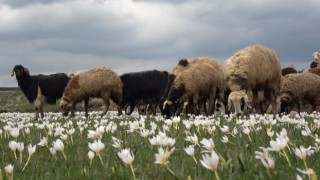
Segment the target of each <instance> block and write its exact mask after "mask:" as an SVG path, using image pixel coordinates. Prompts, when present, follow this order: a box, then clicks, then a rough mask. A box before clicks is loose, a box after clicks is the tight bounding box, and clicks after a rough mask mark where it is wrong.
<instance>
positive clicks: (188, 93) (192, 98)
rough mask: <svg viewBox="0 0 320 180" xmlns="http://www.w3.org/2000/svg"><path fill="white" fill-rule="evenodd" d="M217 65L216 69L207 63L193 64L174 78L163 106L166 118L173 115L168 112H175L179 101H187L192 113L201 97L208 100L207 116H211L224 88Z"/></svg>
mask: <svg viewBox="0 0 320 180" xmlns="http://www.w3.org/2000/svg"><path fill="white" fill-rule="evenodd" d="M217 64H218V66H217V67H214V66H212V65H211V64H208V63H198V64H194V65H192V66H190V67H189V68H187V69H186V70H184V71H182V72H180V73H179V74H178V75H177V76H176V77H175V79H174V81H173V83H172V86H171V87H170V89H169V93H168V97H167V98H166V100H165V102H164V105H163V106H164V109H165V111H166V115H167V117H170V116H171V115H173V114H172V112H170V111H172V110H176V108H177V103H178V102H180V103H181V101H180V100H182V102H184V101H187V102H188V107H189V110H190V112H192V113H194V112H195V110H194V108H193V107H194V105H195V104H197V103H198V102H199V101H201V99H202V98H203V97H206V98H207V97H208V98H209V110H208V115H211V114H212V112H213V110H214V108H215V107H214V106H215V100H216V96H219V97H222V96H223V95H222V94H223V92H224V88H225V86H224V85H225V84H224V82H225V79H224V75H223V72H222V67H221V65H220V64H219V63H217ZM196 113H198V112H196Z"/></svg>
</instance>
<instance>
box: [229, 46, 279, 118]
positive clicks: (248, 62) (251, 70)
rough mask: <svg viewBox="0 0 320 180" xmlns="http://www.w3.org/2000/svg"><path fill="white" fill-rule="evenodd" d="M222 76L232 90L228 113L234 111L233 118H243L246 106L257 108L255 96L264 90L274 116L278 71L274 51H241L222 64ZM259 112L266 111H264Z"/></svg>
mask: <svg viewBox="0 0 320 180" xmlns="http://www.w3.org/2000/svg"><path fill="white" fill-rule="evenodd" d="M224 73H225V76H226V81H227V86H228V88H229V89H230V90H231V93H230V95H229V97H228V109H229V111H230V110H232V109H233V110H234V111H235V113H236V115H242V114H243V110H244V109H245V106H246V107H248V108H250V109H252V108H256V105H257V102H256V101H257V100H258V99H259V96H258V93H259V91H263V92H264V96H265V97H266V102H268V101H269V102H271V103H272V108H273V109H272V112H273V114H274V115H275V114H276V104H277V102H276V99H277V95H278V94H279V92H280V81H281V68H280V63H279V61H278V59H277V55H276V53H275V52H274V50H272V49H270V48H267V47H265V46H262V45H254V46H249V47H246V48H244V49H241V50H239V51H237V52H236V53H235V54H234V55H232V56H231V57H230V58H229V59H227V60H226V61H225V64H224ZM265 107H268V105H267V106H265ZM262 112H266V109H264V110H262Z"/></svg>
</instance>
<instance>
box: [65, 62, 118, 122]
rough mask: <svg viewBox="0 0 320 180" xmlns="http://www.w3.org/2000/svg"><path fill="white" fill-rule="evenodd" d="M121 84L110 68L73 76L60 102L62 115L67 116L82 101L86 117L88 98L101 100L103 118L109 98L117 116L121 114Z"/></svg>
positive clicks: (107, 107)
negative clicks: (115, 106)
mask: <svg viewBox="0 0 320 180" xmlns="http://www.w3.org/2000/svg"><path fill="white" fill-rule="evenodd" d="M122 87H123V85H122V82H121V79H120V77H119V76H118V75H117V74H116V73H115V72H114V71H113V70H111V69H110V68H107V67H99V68H93V69H90V70H88V71H84V72H81V73H79V74H76V75H74V76H73V77H72V78H71V79H70V81H69V83H68V85H67V86H66V88H65V90H64V92H63V96H62V98H61V101H60V108H61V111H62V113H63V115H65V116H67V115H68V113H69V110H70V108H71V107H72V106H75V105H76V104H77V103H79V102H81V101H82V100H84V109H85V116H86V117H88V103H89V98H90V97H97V98H102V99H103V102H104V105H105V107H104V110H103V112H102V114H101V116H104V115H105V114H106V113H107V111H108V109H109V106H110V102H109V100H110V98H111V99H112V101H113V102H114V103H115V104H116V105H117V108H118V113H119V115H121V114H122V111H121V102H122Z"/></svg>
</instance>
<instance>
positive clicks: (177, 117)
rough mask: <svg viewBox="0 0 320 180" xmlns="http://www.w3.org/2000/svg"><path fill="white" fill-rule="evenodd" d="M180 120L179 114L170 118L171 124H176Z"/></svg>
mask: <svg viewBox="0 0 320 180" xmlns="http://www.w3.org/2000/svg"><path fill="white" fill-rule="evenodd" d="M179 122H180V116H174V117H173V118H172V123H173V124H178V123H179Z"/></svg>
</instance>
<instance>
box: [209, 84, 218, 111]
mask: <svg viewBox="0 0 320 180" xmlns="http://www.w3.org/2000/svg"><path fill="white" fill-rule="evenodd" d="M216 94H217V92H216V89H214V90H212V91H211V93H210V95H209V110H208V113H207V115H208V116H210V115H212V113H213V112H214V110H215V108H216Z"/></svg>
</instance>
